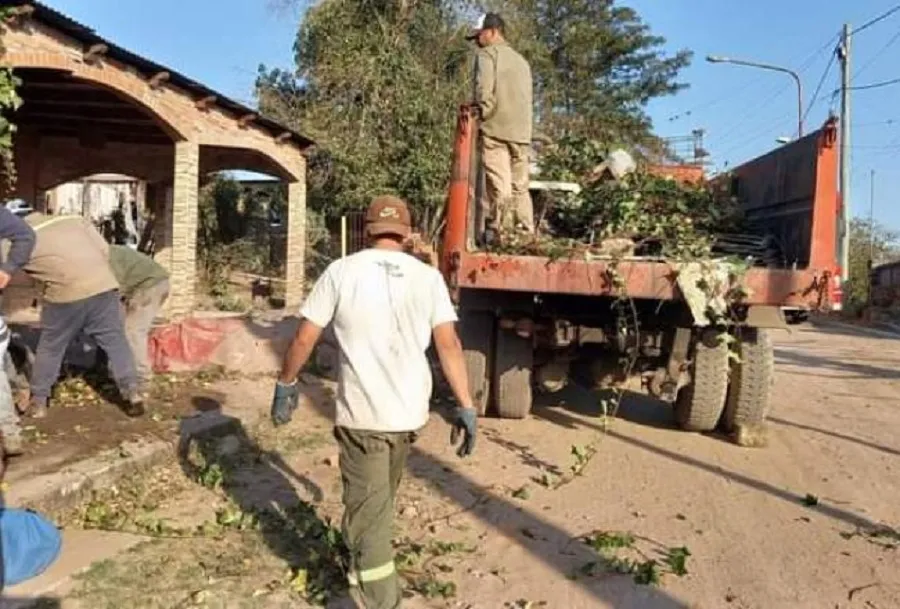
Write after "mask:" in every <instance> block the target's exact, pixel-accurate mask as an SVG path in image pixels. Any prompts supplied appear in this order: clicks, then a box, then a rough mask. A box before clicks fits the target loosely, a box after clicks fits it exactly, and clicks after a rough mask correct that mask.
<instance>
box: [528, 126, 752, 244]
mask: <svg viewBox="0 0 900 609" xmlns="http://www.w3.org/2000/svg"><path fill="white" fill-rule="evenodd" d="M607 152H608V147H607V146H605V145H604V144H602V143H601V142H600V141H598V140H596V139H592V138H588V137H583V136H580V135H570V136H565V137H564V138H562V140H560V142H559V143H558V145H555V146H552V147H551V148H550V149H549V150H548V151H546V152H545V153H544V154H543V155H542V156H541V160H540V164H541V177H542V178H544V179H548V180H561V181H574V182H578V183H581V184H582V191H581V192H580V193H579V194H578V195H574V194H566V195H564V196H558V197H556V198H555V199H554V200H551V201H549V204H548V209H547V210H546V211H545V217H546V219H547V222H548V224H549V226H550V227H551V228H552V229H553V231H554V232H555V233H556V234H557V235H564V236H565V237H568V238H572V239H575V240H576V241H580V242H582V243H587V244H590V245H597V244H599V243H600V242H602V241H603V240H608V239H629V240H631V241H633V242H635V244H636V245H637V248H638V251H637V253H639V254H645V255H648V254H649V255H662V256H666V257H668V258H673V259H677V260H684V259H694V258H702V257H706V256H708V255H709V252H710V248H711V246H712V240H713V235H714V233H716V232H727V231H729V230H733V229H734V228H736V227H737V226H738V224H739V218H740V214H739V209H738V207H737V205H736V204H735V202H734V201H733V200H731V199H725V198H723V197H721V196H718V195H717V193H716V192H715V191H714V190H713V189H712V188H710V187H709V185H708V184H706V183H699V184H688V183H683V182H678V181H676V180H672V179H669V178H665V177H661V176H656V175H653V174H651V173H648V172H645V171H640V170H638V171H637V172H635V173H633V174H630V175H628V176H626V177H625V178H624V179H622V180H607V179H596V177H594V178H592V177H591V176H592V173H593V171H594V169H595V168H596V167H597V166H598V165H599V164H600V163H601V162H602V161H603V159H604V158H605V156H606V154H607Z"/></svg>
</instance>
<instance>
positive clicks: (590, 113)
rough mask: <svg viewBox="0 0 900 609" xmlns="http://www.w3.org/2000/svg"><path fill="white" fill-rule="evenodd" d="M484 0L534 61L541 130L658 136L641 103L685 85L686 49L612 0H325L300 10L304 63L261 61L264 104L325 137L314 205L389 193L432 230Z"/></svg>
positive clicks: (341, 206) (623, 139)
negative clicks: (470, 36)
mask: <svg viewBox="0 0 900 609" xmlns="http://www.w3.org/2000/svg"><path fill="white" fill-rule="evenodd" d="M285 2H287V3H290V1H289V0H281V2H280V4H281V5H283V4H285ZM295 4H304V5H306V4H307V3H301V2H299V1H297V2H295ZM485 4H494V5H496V6H495V7H494V8H499V10H500V11H501V12H502V14H503V15H504V17H505V18H506V21H507V22H508V24H509V33H508V34H509V38H510V42H511V43H512V44H513V46H514V47H515V48H517V49H518V50H519V51H520V52H521V53H522V54H523V55H524V56H525V57H526V59H528V60H529V61H530V62H531V64H532V72H533V74H534V79H535V106H536V120H537V122H538V125H537V126H536V127H537V131H538V132H542V133H544V134H546V135H549V136H551V137H559V136H563V135H565V134H582V135H585V136H589V137H592V138H594V139H597V140H599V141H602V142H605V143H607V144H609V143H622V144H634V145H638V146H639V147H641V148H642V149H643V148H653V147H655V146H656V143H657V139H656V138H655V137H653V136H652V135H651V134H650V130H651V125H650V121H649V119H648V118H647V116H646V113H645V111H644V107H645V105H646V104H647V102H649V101H650V100H651V99H653V98H655V97H658V96H661V95H670V94H672V93H674V92H676V91H677V90H679V89H680V88H681V87H682V85H681V84H678V83H677V82H676V77H677V74H678V72H679V71H680V70H681V68H683V67H684V66H685V65H687V63H688V61H689V53H687V52H679V53H677V54H676V55H674V56H667V55H666V54H665V53H663V52H662V50H661V49H662V47H663V44H664V40H663V39H662V38H659V37H657V36H654V35H651V33H650V31H649V28H648V26H647V25H646V24H644V23H643V22H642V21H641V19H640V17H639V16H638V15H637V14H636V13H635V12H634V11H633V10H631V9H628V8H625V7H618V6H614V5H613V2H612V0H602V1H599V2H598V1H596V0H594V1H587V0H565V1H561V2H554V3H546V2H541V1H539V0H523V1H516V2H512V1H511V0H506V1H501V2H497V3H490V2H476V1H475V0H428V1H425V2H408V1H405V0H377V1H374V2H357V1H355V0H323V1H322V2H318V3H315V4H313V3H309V5H308V10H307V11H306V12H305V14H304V19H303V22H302V24H301V27H300V31H299V33H298V37H297V41H296V45H295V55H296V68H295V69H294V70H281V69H274V70H273V69H268V68H266V67H265V66H261V67H260V73H259V78H258V80H257V95H258V98H259V105H260V108H261V109H262V111H263V112H264V113H266V114H268V115H270V116H272V117H273V118H276V119H278V120H281V121H283V122H285V123H286V124H289V125H292V126H294V127H296V128H298V129H300V130H302V131H304V132H306V133H309V134H310V135H311V136H312V137H313V138H314V139H315V140H316V141H317V142H319V144H320V145H319V146H318V147H317V148H316V150H315V151H314V152H313V153H312V154H311V156H310V159H309V165H308V181H309V184H308V200H309V204H310V207H311V208H313V209H315V210H318V211H321V212H323V213H325V214H326V215H327V216H328V217H333V216H336V215H339V214H340V213H342V212H343V211H345V210H348V209H359V208H361V207H363V206H365V205H366V204H367V203H368V202H369V200H370V199H371V198H372V197H373V196H374V195H377V194H381V193H388V192H390V193H395V194H398V195H400V196H401V197H403V198H405V199H406V200H407V201H408V202H409V203H410V204H411V206H412V207H413V209H414V215H415V217H416V219H417V223H418V224H419V226H420V227H421V228H422V230H423V232H425V233H426V234H429V235H430V234H433V233H434V232H435V231H436V229H437V228H438V227H439V225H440V221H441V215H442V208H443V204H444V200H445V198H446V190H447V181H448V179H449V162H450V157H451V152H452V137H453V132H454V124H455V119H456V111H457V107H458V106H459V104H460V103H462V102H464V101H467V100H468V99H469V97H470V96H471V90H470V71H471V66H472V51H473V48H472V46H471V45H470V44H469V43H467V42H466V40H465V37H464V34H465V32H466V31H467V28H468V27H469V26H468V25H467V22H468V21H469V19H470V18H471V16H472V15H473V14H474V13H476V12H477V10H481V9H482V8H484V7H483V6H477V5H485ZM464 21H465V22H466V23H464Z"/></svg>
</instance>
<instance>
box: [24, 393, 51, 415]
mask: <svg viewBox="0 0 900 609" xmlns="http://www.w3.org/2000/svg"><path fill="white" fill-rule="evenodd" d="M22 414H24V415H25V416H27V417H30V418H32V419H43V418H46V416H47V400H42V399H40V398H34V397H33V398H31V400H29V402H28V410H26V411H25V412H24V413H22Z"/></svg>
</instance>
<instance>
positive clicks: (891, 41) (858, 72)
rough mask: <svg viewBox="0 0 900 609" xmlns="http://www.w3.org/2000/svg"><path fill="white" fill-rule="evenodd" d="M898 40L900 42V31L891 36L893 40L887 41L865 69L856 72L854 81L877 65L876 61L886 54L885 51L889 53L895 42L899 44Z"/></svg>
mask: <svg viewBox="0 0 900 609" xmlns="http://www.w3.org/2000/svg"><path fill="white" fill-rule="evenodd" d="M897 40H900V31H897V33H896V34H894V35H893V36H891V39H890V40H888V41H887V44H885V45H884V46H883V47H881V49H880V50H879V51H878V52H877V53H875V55H873V56H872V58H871V59H869V61H867V62H866V63H865V65H863V67H861V68H860V69H859V70H857V71H856V74H854V75H853V79H854V80H855V79H856V78H857V77H859V75H860V74H862V73H863V72H865V71H866V70H867V69H868V68H870V67H871V66H872V64H873V63H875V61H876V60H877V59H878V58H879V57H881V56H882V55H883V54H884V52H885V51H887V50H888V49H889V48H890V47H891V46H892V45H893V44H894V43H895V42H897Z"/></svg>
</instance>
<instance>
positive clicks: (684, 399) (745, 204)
mask: <svg viewBox="0 0 900 609" xmlns="http://www.w3.org/2000/svg"><path fill="white" fill-rule="evenodd" d="M475 130H476V124H475V122H474V119H471V118H470V116H469V114H468V112H466V111H461V112H460V115H459V119H458V121H457V131H456V139H455V145H454V159H453V169H452V177H451V183H450V191H449V197H448V204H447V213H446V226H445V229H444V233H443V238H442V241H441V244H440V245H441V247H440V267H441V271H442V273H443V275H444V277H445V279H446V281H447V284H448V286H449V287H450V290H451V294H452V296H453V298H454V300H455V302H456V304H457V306H458V307H459V315H460V338H461V340H462V343H463V348H464V351H465V356H466V363H467V368H468V374H469V382H470V384H471V388H472V393H473V396H474V398H475V403H476V406H477V407H478V409H479V412H480V413H481V414H486V413H488V412H489V411H493V412H495V413H496V414H497V415H499V416H500V417H502V418H510V419H521V418H524V417H526V416H527V415H528V413H529V412H530V410H531V407H532V392H533V389H534V388H537V389H539V390H540V389H544V390H547V391H552V390H555V389H558V388H560V387H561V386H562V385H563V384H564V383H565V382H566V381H567V379H568V374H569V370H570V367H571V364H572V362H583V361H584V360H586V359H587V360H589V364H590V365H591V366H592V367H593V368H594V369H598V368H599V369H603V368H604V367H606V368H615V367H616V365H617V362H619V361H622V359H623V356H630V361H631V362H633V363H634V364H635V365H634V367H633V376H639V377H640V378H641V381H642V387H645V388H646V390H647V391H648V392H649V393H650V394H651V395H653V396H655V397H658V398H660V399H662V400H663V401H665V402H669V403H670V404H673V405H674V408H675V414H676V420H677V421H678V424H679V426H680V427H681V428H682V429H685V430H691V431H711V430H713V429H714V428H716V427H718V426H720V425H721V426H722V427H723V428H724V429H725V430H727V431H729V432H735V431H739V428H740V427H742V426H750V425H752V424H761V423H762V422H763V421H764V419H765V416H766V412H767V410H768V406H769V399H770V398H769V395H770V387H771V384H772V378H773V374H774V372H773V369H774V354H773V347H772V342H771V338H770V334H769V331H770V330H771V329H773V328H783V327H785V318H784V311H785V310H795V311H796V310H811V309H813V310H831V309H836V308H838V307H839V305H840V272H839V269H838V266H837V265H838V263H837V257H836V244H837V238H836V234H837V220H838V212H839V207H840V200H839V195H838V192H837V186H836V183H837V180H836V176H837V141H836V140H837V138H836V133H837V132H836V121H834V120H829V121H828V122H826V123H825V125H824V126H823V127H822V128H821V129H819V130H818V131H816V132H814V133H811V134H809V135H807V136H805V137H803V138H801V139H799V140H797V141H795V142H792V143H790V144H787V145H784V146H781V147H780V148H777V149H775V150H773V151H772V152H770V153H768V154H766V155H763V156H761V157H759V158H757V159H754V160H752V161H750V162H748V163H746V164H744V165H742V166H740V167H737V168H735V169H733V170H732V171H731V172H730V173H729V174H727V175H725V176H722V177H721V178H719V179H718V180H716V181H714V185H715V186H716V187H718V188H722V189H727V190H729V191H730V194H731V195H733V196H735V197H737V199H738V200H739V202H740V205H741V209H742V211H743V212H744V215H745V217H746V219H747V220H748V221H749V222H750V223H751V225H752V226H753V227H754V228H755V229H756V228H758V229H759V230H760V231H764V232H766V233H767V234H769V235H774V237H775V238H776V239H777V240H778V241H779V242H780V244H781V249H782V251H783V254H784V255H783V259H784V263H783V264H781V265H780V268H779V267H772V266H769V267H752V268H750V269H749V270H748V271H747V272H746V275H745V276H744V279H743V281H744V285H745V286H746V287H748V288H749V296H748V297H747V298H745V299H744V300H743V301H742V302H741V305H740V306H739V307H737V308H736V311H735V314H736V316H737V317H736V323H734V324H730V325H729V327H704V328H701V327H698V326H697V325H696V324H695V323H694V318H693V317H692V315H691V313H690V310H689V308H688V306H687V303H686V301H685V299H684V294H683V293H682V292H681V290H680V289H679V287H678V284H677V281H676V273H675V272H674V267H673V265H672V264H670V263H668V262H666V261H664V260H658V259H641V258H630V259H629V258H626V259H624V260H620V261H617V262H616V263H615V273H616V276H617V277H620V278H622V280H624V282H625V286H624V287H625V292H626V293H627V294H628V297H629V299H630V302H632V303H634V306H633V307H629V309H630V310H629V311H628V312H627V315H629V316H633V317H635V318H636V320H637V322H638V323H637V327H639V328H640V331H639V332H633V333H632V332H631V331H629V330H628V326H629V325H633V324H628V323H625V322H627V321H628V320H623V319H621V316H622V315H623V313H621V312H618V311H620V309H619V308H617V307H614V306H611V305H612V304H613V303H614V302H615V301H616V299H617V294H620V293H621V292H619V291H618V290H620V289H621V285H619V286H617V285H615V283H616V282H614V281H611V280H610V277H611V273H610V270H611V268H612V265H613V262H612V261H611V260H603V259H595V258H591V259H590V260H585V259H574V258H572V259H552V260H551V259H549V258H545V257H540V256H520V255H506V254H498V253H491V252H485V251H478V250H476V249H475V247H474V245H473V243H474V239H473V226H474V220H473V216H474V213H473V211H474V206H473V205H472V204H471V202H472V201H473V198H474V191H475V189H474V188H473V183H474V179H473V178H474V177H475V175H477V172H476V171H474V169H475V166H474V162H473V161H474V154H473V150H474V148H473V143H474V142H473V140H474V133H475ZM725 333H728V334H731V335H736V336H739V340H738V341H732V340H723V336H722V334H725ZM632 334H633V335H632ZM731 349H736V350H737V351H738V354H737V355H738V357H737V358H735V357H731V356H730V353H729V351H730V350H731Z"/></svg>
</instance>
